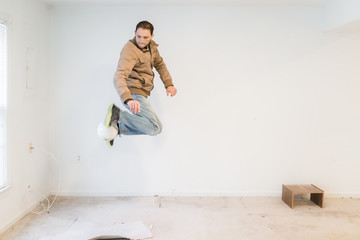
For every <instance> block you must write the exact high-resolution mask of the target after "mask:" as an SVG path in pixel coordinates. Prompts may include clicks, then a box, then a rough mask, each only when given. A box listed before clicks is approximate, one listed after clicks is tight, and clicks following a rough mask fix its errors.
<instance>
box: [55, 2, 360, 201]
mask: <svg viewBox="0 0 360 240" xmlns="http://www.w3.org/2000/svg"><path fill="white" fill-rule="evenodd" d="M52 18H53V19H52V25H51V29H52V39H51V43H52V47H51V49H52V50H51V62H52V67H51V78H50V81H51V83H50V93H51V122H50V144H51V150H52V152H54V153H55V155H56V156H57V157H58V158H59V159H60V161H61V164H62V170H63V172H64V178H63V182H62V189H61V192H62V194H63V195H153V194H160V195H279V194H280V191H281V184H290V183H292V184H306V183H313V184H315V185H318V186H319V187H321V188H323V189H324V190H325V191H326V192H327V193H328V194H334V195H335V196H340V195H351V196H359V193H360V185H359V184H358V182H359V180H360V177H359V174H358V169H359V167H360V163H359V161H358V159H359V157H360V152H359V151H358V146H359V143H360V128H359V121H360V108H359V102H360V97H359V94H358V90H359V88H360V82H359V81H358V79H359V75H360V72H359V71H360V70H359V68H358V64H357V63H358V62H359V60H360V59H359V58H360V54H359V52H360V46H359V44H358V42H359V40H360V36H359V34H358V33H353V34H348V35H341V34H330V33H327V34H325V33H323V32H322V30H321V29H322V28H323V26H324V24H325V22H324V21H325V16H324V9H323V8H321V7H256V6H244V7H241V6H228V7H226V6H222V7H221V6H218V7H195V6H194V7H184V6H168V7H160V6H159V7H156V6H153V7H149V6H144V7H140V6H136V7H135V6H134V7H121V6H116V5H111V6H110V5H109V6H105V5H103V6H102V5H98V6H97V5H87V6H82V5H78V6H75V5H72V6H57V7H55V8H54V9H53V11H52ZM144 19H147V20H149V21H151V22H152V23H153V24H154V25H155V38H154V40H155V41H157V42H158V43H159V45H160V46H159V50H160V53H161V54H162V56H163V57H164V59H165V62H166V63H167V66H168V68H169V70H170V72H171V74H172V76H173V79H174V83H175V86H176V87H177V88H178V95H177V96H176V97H174V98H168V97H166V96H165V91H164V89H163V86H162V83H161V81H160V80H159V78H158V77H157V78H156V81H155V82H156V87H155V89H154V91H153V93H152V96H151V97H150V98H149V99H150V101H151V103H152V104H153V107H154V109H155V111H156V112H157V113H158V115H159V117H160V119H161V120H162V122H163V125H164V131H163V133H162V134H161V135H159V136H156V137H148V136H132V137H129V136H123V137H122V138H119V139H116V141H115V145H114V147H112V148H109V147H107V146H106V145H105V142H104V141H102V140H100V139H98V138H97V135H96V127H97V124H98V123H99V122H100V121H101V120H102V119H103V117H104V116H105V114H106V111H107V107H108V105H109V104H110V103H112V102H115V103H116V104H120V100H119V98H118V96H117V93H116V91H115V89H114V88H113V83H112V78H113V74H114V71H115V69H116V64H117V60H118V56H119V52H120V50H121V48H122V46H123V45H124V44H125V43H126V41H127V40H128V39H130V38H132V37H133V31H134V28H135V25H136V23H137V22H139V21H140V20H144ZM55 182H56V181H54V182H53V183H54V184H55ZM54 189H55V188H54Z"/></svg>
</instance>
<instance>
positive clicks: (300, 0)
mask: <svg viewBox="0 0 360 240" xmlns="http://www.w3.org/2000/svg"><path fill="white" fill-rule="evenodd" d="M42 1H43V2H45V3H48V4H51V5H62V4H82V3H96V4H100V3H101V4H120V5H132V4H136V5H138V4H145V5H150V4H156V5H159V4H166V5H171V4H182V5H194V4H201V5H213V4H215V5H225V4H239V5H241V4H246V5H249V4H250V5H310V6H311V5H322V4H325V3H327V2H328V1H329V0H42Z"/></svg>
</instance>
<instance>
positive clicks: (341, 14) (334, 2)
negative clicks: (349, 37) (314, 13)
mask: <svg viewBox="0 0 360 240" xmlns="http://www.w3.org/2000/svg"><path fill="white" fill-rule="evenodd" d="M325 11H326V19H327V24H326V28H327V29H334V28H335V29H339V30H346V31H348V29H349V26H346V25H349V24H351V29H354V28H356V29H357V31H359V30H360V23H359V22H360V2H359V1H358V0H329V1H328V3H327V4H326V6H325Z"/></svg>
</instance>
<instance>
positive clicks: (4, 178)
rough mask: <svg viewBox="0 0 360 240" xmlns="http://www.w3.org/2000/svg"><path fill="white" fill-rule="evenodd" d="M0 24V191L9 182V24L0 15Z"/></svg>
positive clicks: (7, 185) (6, 187) (6, 186)
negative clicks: (0, 65) (0, 76)
mask: <svg viewBox="0 0 360 240" xmlns="http://www.w3.org/2000/svg"><path fill="white" fill-rule="evenodd" d="M0 24H1V25H3V26H5V39H4V40H5V41H4V43H5V59H4V60H5V64H4V71H5V72H4V89H3V90H4V94H2V93H1V95H2V97H3V98H4V104H3V105H2V104H0V111H2V115H3V124H4V129H3V136H0V137H1V138H2V141H3V146H1V147H2V148H3V152H2V156H0V164H1V165H2V166H1V167H0V169H2V171H1V172H0V178H1V179H0V192H2V191H3V190H6V189H8V188H9V182H8V180H9V179H8V165H7V163H8V162H7V160H8V159H7V144H6V143H7V127H6V126H7V121H6V119H7V90H8V89H7V88H8V87H7V86H8V75H9V74H8V72H9V71H8V70H9V26H8V21H7V20H6V19H4V18H2V17H1V16H0Z"/></svg>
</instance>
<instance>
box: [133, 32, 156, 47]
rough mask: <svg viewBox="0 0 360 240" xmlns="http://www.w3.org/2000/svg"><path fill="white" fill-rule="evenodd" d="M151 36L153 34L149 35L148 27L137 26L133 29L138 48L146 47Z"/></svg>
mask: <svg viewBox="0 0 360 240" xmlns="http://www.w3.org/2000/svg"><path fill="white" fill-rule="evenodd" d="M153 36H154V34H153V35H151V33H150V30H149V29H143V28H138V29H137V30H136V31H135V37H136V43H137V45H138V46H139V47H140V48H144V47H146V46H147V45H148V44H149V43H150V41H151V39H152V38H153Z"/></svg>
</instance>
